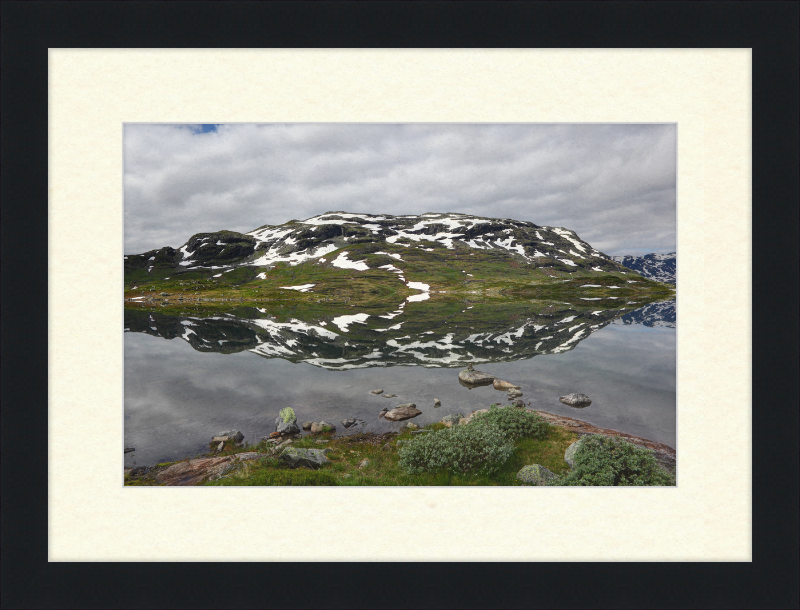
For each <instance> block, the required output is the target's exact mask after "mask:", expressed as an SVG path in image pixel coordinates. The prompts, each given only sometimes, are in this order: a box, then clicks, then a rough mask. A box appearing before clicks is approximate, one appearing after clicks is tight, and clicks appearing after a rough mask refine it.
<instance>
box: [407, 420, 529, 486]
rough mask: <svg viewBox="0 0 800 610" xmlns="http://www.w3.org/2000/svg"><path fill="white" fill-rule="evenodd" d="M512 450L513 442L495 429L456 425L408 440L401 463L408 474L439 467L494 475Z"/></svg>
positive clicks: (436, 469)
mask: <svg viewBox="0 0 800 610" xmlns="http://www.w3.org/2000/svg"><path fill="white" fill-rule="evenodd" d="M513 452H514V443H513V442H512V441H511V440H510V439H509V438H508V437H506V436H505V435H504V434H503V433H502V432H500V431H499V430H497V429H496V428H492V427H490V426H470V425H467V426H453V427H452V428H445V429H444V430H439V431H438V432H429V433H428V434H420V435H419V436H418V437H417V438H415V439H412V440H410V441H408V442H407V443H405V444H404V445H403V448H402V449H400V451H399V452H398V458H399V460H398V463H399V464H400V467H401V468H403V469H404V470H405V471H406V472H408V473H409V474H419V473H421V472H435V471H439V470H449V471H451V472H454V473H457V472H480V473H483V474H492V473H494V472H496V471H497V470H499V468H500V467H501V466H502V465H503V463H504V462H505V461H506V460H507V459H508V458H509V457H510V456H511V454H512V453H513Z"/></svg>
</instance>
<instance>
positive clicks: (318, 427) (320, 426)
mask: <svg viewBox="0 0 800 610" xmlns="http://www.w3.org/2000/svg"><path fill="white" fill-rule="evenodd" d="M335 430H336V426H334V425H333V424H329V423H328V422H326V421H325V420H323V421H321V422H313V423H312V424H311V432H312V433H313V434H319V433H320V432H333V431H335Z"/></svg>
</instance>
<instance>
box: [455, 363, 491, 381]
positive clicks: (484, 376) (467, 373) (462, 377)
mask: <svg viewBox="0 0 800 610" xmlns="http://www.w3.org/2000/svg"><path fill="white" fill-rule="evenodd" d="M495 379H496V377H495V376H494V375H490V374H489V373H483V372H481V371H476V370H475V369H473V368H472V365H469V367H467V368H466V369H464V370H463V371H461V372H460V373H459V374H458V380H459V381H461V382H463V383H466V384H468V385H472V386H478V385H489V384H491V383H492V382H493V381H494V380H495Z"/></svg>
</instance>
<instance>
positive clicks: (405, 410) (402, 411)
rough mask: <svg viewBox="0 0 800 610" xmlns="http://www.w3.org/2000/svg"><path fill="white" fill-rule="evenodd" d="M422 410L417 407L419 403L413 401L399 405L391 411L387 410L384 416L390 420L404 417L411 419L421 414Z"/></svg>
mask: <svg viewBox="0 0 800 610" xmlns="http://www.w3.org/2000/svg"><path fill="white" fill-rule="evenodd" d="M421 414H422V411H420V410H419V409H417V405H415V404H414V403H412V402H409V403H406V404H403V405H398V406H396V407H395V408H394V409H392V410H391V411H387V412H386V414H385V415H384V417H385V418H386V419H388V420H389V421H403V420H404V419H411V418H412V417H416V416H417V415H421Z"/></svg>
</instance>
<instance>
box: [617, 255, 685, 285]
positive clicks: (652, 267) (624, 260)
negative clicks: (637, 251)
mask: <svg viewBox="0 0 800 610" xmlns="http://www.w3.org/2000/svg"><path fill="white" fill-rule="evenodd" d="M611 258H612V259H613V260H614V261H616V262H618V263H619V264H620V265H622V266H624V267H627V268H628V269H631V270H632V271H636V273H638V274H639V275H642V276H644V277H646V278H647V279H649V280H655V281H656V282H664V283H665V284H675V283H676V262H677V261H676V259H677V257H676V254H675V252H669V253H668V254H656V253H651V254H645V255H644V256H612V257H611Z"/></svg>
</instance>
